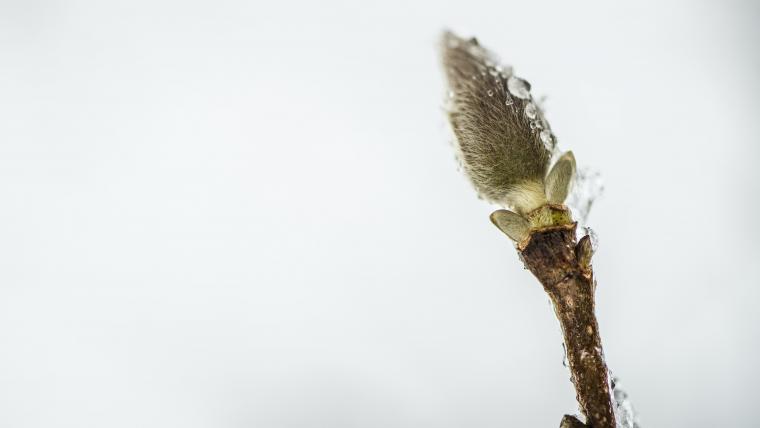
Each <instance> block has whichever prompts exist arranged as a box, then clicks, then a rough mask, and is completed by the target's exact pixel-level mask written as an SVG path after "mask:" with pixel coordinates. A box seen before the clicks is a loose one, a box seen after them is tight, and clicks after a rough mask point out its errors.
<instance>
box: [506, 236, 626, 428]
mask: <svg viewBox="0 0 760 428" xmlns="http://www.w3.org/2000/svg"><path fill="white" fill-rule="evenodd" d="M518 251H519V252H520V254H521V256H522V259H523V261H524V262H525V266H526V267H527V268H528V269H529V270H530V271H531V272H532V273H533V275H535V276H536V278H538V280H539V281H540V282H541V284H542V285H543V286H544V290H545V291H546V293H547V294H548V295H549V298H550V299H551V301H552V304H553V306H554V312H555V314H556V315H557V319H558V320H559V323H560V326H561V327H562V335H563V336H564V340H565V349H566V351H567V361H568V363H569V366H570V376H571V379H572V381H573V385H574V386H575V392H576V398H577V400H578V404H579V406H580V409H581V411H582V412H583V414H584V415H585V416H586V423H587V425H588V426H591V427H593V428H615V414H614V412H613V400H612V396H611V393H610V386H609V378H608V374H607V373H608V372H607V365H606V363H605V362H604V352H603V350H602V341H601V338H600V337H599V326H598V324H597V321H596V315H595V314H594V290H595V288H596V281H595V280H594V275H593V271H592V269H591V265H590V260H591V248H590V242H589V238H588V237H585V238H583V239H582V240H581V241H580V243H579V244H578V245H576V242H575V223H572V224H566V225H561V226H551V227H546V228H543V229H539V230H535V231H533V232H532V233H531V235H530V237H529V238H528V239H527V240H525V241H523V242H522V243H521V244H520V245H519V246H518Z"/></svg>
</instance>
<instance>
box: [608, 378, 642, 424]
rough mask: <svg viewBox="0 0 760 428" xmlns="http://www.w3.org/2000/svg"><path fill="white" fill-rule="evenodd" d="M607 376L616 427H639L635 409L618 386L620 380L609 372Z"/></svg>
mask: <svg viewBox="0 0 760 428" xmlns="http://www.w3.org/2000/svg"><path fill="white" fill-rule="evenodd" d="M609 376H610V389H612V397H613V398H614V400H615V409H614V410H615V419H616V420H617V421H616V422H617V426H618V428H641V425H640V424H639V418H638V415H636V410H634V408H633V404H631V400H630V399H629V398H628V394H627V393H626V392H625V391H624V390H623V389H622V388H620V381H619V380H618V378H616V377H614V376H613V375H612V373H609Z"/></svg>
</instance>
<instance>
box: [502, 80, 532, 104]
mask: <svg viewBox="0 0 760 428" xmlns="http://www.w3.org/2000/svg"><path fill="white" fill-rule="evenodd" d="M507 89H509V93H510V94H512V95H514V96H516V97H517V98H520V99H521V100H527V99H529V98H530V83H528V82H527V81H525V80H523V79H520V78H519V77H515V76H510V77H509V79H507Z"/></svg>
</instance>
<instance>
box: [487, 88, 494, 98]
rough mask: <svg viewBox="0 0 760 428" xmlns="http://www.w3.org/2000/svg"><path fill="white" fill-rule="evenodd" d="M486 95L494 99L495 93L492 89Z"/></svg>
mask: <svg viewBox="0 0 760 428" xmlns="http://www.w3.org/2000/svg"><path fill="white" fill-rule="evenodd" d="M486 93H487V94H488V96H489V97H492V96H493V91H492V90H490V89H489V90H488V92H486Z"/></svg>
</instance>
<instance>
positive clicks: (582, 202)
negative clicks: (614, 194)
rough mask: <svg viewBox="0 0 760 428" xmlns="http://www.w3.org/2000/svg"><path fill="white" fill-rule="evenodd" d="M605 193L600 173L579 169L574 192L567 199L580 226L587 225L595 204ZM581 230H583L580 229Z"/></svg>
mask: <svg viewBox="0 0 760 428" xmlns="http://www.w3.org/2000/svg"><path fill="white" fill-rule="evenodd" d="M603 193H604V183H603V182H602V177H601V174H599V172H597V171H594V170H591V169H589V168H582V169H579V170H578V172H577V173H576V175H575V181H574V183H573V190H572V192H571V193H570V197H568V198H567V202H566V204H567V206H568V207H570V210H572V212H573V218H574V219H575V220H576V221H578V223H579V225H580V226H583V225H585V223H586V220H587V219H588V214H589V211H591V207H592V206H593V205H594V202H596V200H597V199H598V198H599V197H600V196H602V194H603ZM579 230H581V229H579Z"/></svg>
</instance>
